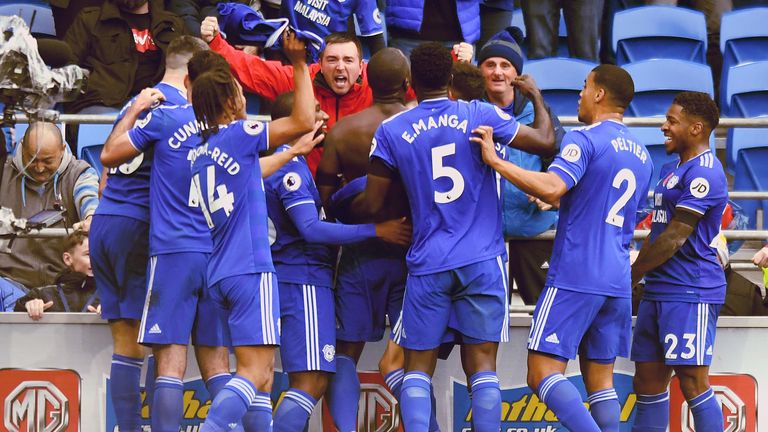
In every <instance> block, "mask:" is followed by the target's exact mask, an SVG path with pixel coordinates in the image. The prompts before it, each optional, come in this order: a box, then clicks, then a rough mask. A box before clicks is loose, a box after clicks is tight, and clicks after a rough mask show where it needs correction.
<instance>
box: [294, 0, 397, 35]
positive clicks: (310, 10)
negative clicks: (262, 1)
mask: <svg viewBox="0 0 768 432" xmlns="http://www.w3.org/2000/svg"><path fill="white" fill-rule="evenodd" d="M282 9H283V16H285V17H288V21H289V22H290V23H291V25H293V26H294V27H296V28H297V29H299V30H304V31H311V32H312V33H314V34H316V35H318V36H320V37H321V38H325V37H326V36H328V35H329V34H331V33H335V32H346V31H347V22H348V20H349V17H350V16H352V14H354V15H355V18H357V24H358V25H359V26H360V35H361V36H373V35H376V34H379V33H382V32H384V27H383V26H382V22H381V12H380V11H379V8H378V6H377V5H376V0H344V1H341V0H283V3H282Z"/></svg>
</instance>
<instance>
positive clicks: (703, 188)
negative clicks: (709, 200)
mask: <svg viewBox="0 0 768 432" xmlns="http://www.w3.org/2000/svg"><path fill="white" fill-rule="evenodd" d="M690 191H691V195H693V196H695V197H696V198H704V197H705V196H707V194H708V193H709V182H708V181H707V179H705V178H704V177H697V178H695V179H693V181H692V182H691V187H690Z"/></svg>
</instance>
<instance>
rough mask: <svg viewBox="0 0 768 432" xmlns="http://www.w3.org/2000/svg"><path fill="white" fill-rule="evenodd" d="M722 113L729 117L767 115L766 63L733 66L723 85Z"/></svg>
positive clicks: (767, 66)
mask: <svg viewBox="0 0 768 432" xmlns="http://www.w3.org/2000/svg"><path fill="white" fill-rule="evenodd" d="M725 101H726V104H725V106H724V109H723V112H724V114H725V115H728V116H730V117H758V116H762V115H768V61H759V62H753V63H747V64H743V65H739V66H734V67H732V68H731V69H730V71H729V72H728V81H727V82H726V84H725Z"/></svg>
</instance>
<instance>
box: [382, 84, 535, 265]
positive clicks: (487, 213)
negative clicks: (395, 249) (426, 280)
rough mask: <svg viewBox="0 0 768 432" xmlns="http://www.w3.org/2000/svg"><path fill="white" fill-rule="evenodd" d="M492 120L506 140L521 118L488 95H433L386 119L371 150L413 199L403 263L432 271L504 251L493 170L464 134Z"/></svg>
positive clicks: (496, 133)
mask: <svg viewBox="0 0 768 432" xmlns="http://www.w3.org/2000/svg"><path fill="white" fill-rule="evenodd" d="M480 125H485V126H491V127H493V132H494V139H495V141H496V142H501V143H502V144H508V143H510V142H511V141H512V140H513V139H514V137H515V135H517V132H518V130H519V128H520V125H519V124H518V123H517V121H515V119H514V118H513V117H512V116H510V115H509V114H507V113H505V112H503V111H501V110H500V109H498V108H496V107H494V106H493V105H490V104H487V103H485V102H479V101H472V102H465V101H450V100H448V99H447V98H438V99H430V100H425V101H422V102H421V103H420V104H419V105H418V106H417V107H415V108H412V109H410V110H407V111H403V112H401V113H398V114H396V115H394V116H392V117H390V118H389V119H387V120H385V121H384V122H383V123H382V124H381V126H380V127H379V128H378V129H377V130H376V134H375V135H374V138H373V143H372V147H371V150H372V151H371V156H372V157H374V158H379V159H381V160H382V161H383V162H384V163H385V164H386V165H387V166H389V167H390V168H391V169H392V170H393V171H397V172H399V174H400V177H401V179H402V181H403V185H404V187H405V190H406V194H407V195H408V201H409V202H410V205H411V219H412V222H413V241H412V243H411V248H410V249H409V250H408V256H407V262H408V270H409V272H410V273H412V274H414V275H424V274H430V273H436V272H439V271H443V270H449V269H455V268H458V267H462V266H465V265H469V264H473V263H476V262H480V261H484V260H487V259H491V258H494V257H497V256H499V255H503V254H505V248H504V238H503V237H502V232H501V201H500V199H499V180H498V177H497V176H496V173H495V172H494V171H493V169H491V168H490V167H489V166H487V165H486V164H485V163H484V162H483V158H482V156H481V154H480V146H479V145H477V144H475V143H473V142H471V141H469V137H470V136H471V135H472V130H473V129H475V128H476V127H477V126H480Z"/></svg>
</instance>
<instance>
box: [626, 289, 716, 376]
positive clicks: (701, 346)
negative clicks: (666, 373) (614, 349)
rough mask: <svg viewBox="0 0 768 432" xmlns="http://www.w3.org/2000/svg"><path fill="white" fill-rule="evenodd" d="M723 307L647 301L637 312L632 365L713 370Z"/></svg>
mask: <svg viewBox="0 0 768 432" xmlns="http://www.w3.org/2000/svg"><path fill="white" fill-rule="evenodd" d="M721 307H722V305H718V304H708V303H686V302H679V301H653V300H643V301H641V302H640V307H639V308H638V310H637V321H636V323H635V335H634V338H633V340H632V358H631V359H632V361H636V362H661V361H663V362H664V363H666V364H668V365H670V366H674V365H690V366H709V365H710V364H711V363H712V350H713V349H714V345H715V331H716V330H717V317H718V316H719V315H720V308H721Z"/></svg>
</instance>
